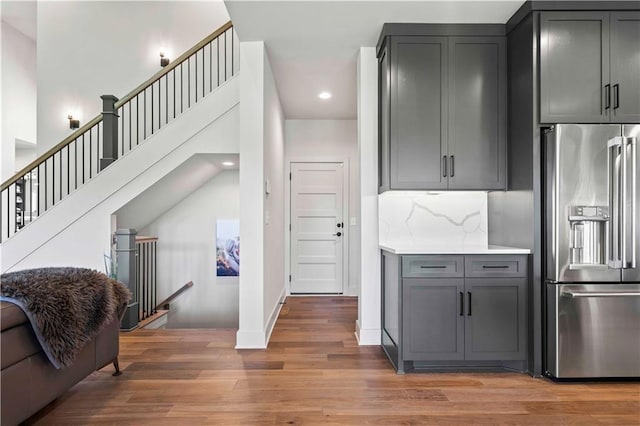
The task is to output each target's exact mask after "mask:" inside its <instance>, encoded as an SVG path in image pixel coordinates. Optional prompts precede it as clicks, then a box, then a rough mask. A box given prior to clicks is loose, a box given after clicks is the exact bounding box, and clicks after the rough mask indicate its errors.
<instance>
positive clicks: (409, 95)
mask: <svg viewBox="0 0 640 426" xmlns="http://www.w3.org/2000/svg"><path fill="white" fill-rule="evenodd" d="M446 40H447V39H446V37H392V39H391V51H390V56H391V57H390V60H391V116H390V128H391V137H390V139H391V140H390V157H391V158H390V160H391V161H390V174H391V182H390V183H391V189H445V188H446V187H447V178H446V173H444V170H443V157H444V155H445V153H444V150H443V147H444V146H445V143H446V140H447V139H446V134H445V133H446V110H447V109H446V98H447V96H446V93H444V88H445V87H446V78H447V72H446V65H447V61H446V55H447V42H446Z"/></svg>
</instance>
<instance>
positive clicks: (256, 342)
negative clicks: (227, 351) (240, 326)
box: [236, 330, 267, 349]
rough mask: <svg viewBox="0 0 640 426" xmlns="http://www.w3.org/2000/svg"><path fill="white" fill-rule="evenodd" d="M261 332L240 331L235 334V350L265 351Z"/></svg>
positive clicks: (265, 346)
mask: <svg viewBox="0 0 640 426" xmlns="http://www.w3.org/2000/svg"><path fill="white" fill-rule="evenodd" d="M264 337H265V335H264V333H263V332H262V331H242V330H238V332H237V333H236V349H266V348H267V345H266V344H265V338H264Z"/></svg>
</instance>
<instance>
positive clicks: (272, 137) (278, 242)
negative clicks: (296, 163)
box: [263, 51, 286, 343]
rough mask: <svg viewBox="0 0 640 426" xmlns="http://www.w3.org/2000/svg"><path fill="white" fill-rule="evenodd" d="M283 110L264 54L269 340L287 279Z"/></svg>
mask: <svg viewBox="0 0 640 426" xmlns="http://www.w3.org/2000/svg"><path fill="white" fill-rule="evenodd" d="M284 169H285V165H284V112H283V110H282V104H281V103H280V97H279V95H278V88H277V87H276V82H275V78H274V76H273V71H272V69H271V64H270V62H269V55H268V54H267V52H266V51H265V54H264V184H263V188H266V182H267V180H268V181H269V187H270V192H269V194H267V193H266V190H264V189H263V194H264V209H265V210H264V312H263V315H264V317H263V318H264V324H265V333H266V342H267V343H268V341H269V335H270V334H271V331H272V330H273V326H274V325H275V322H276V319H277V318H278V313H279V312H280V307H281V305H280V302H281V301H282V300H283V299H284V296H285V285H286V283H285V279H284V259H285V257H286V256H285V252H284V239H285V238H284V236H285V234H284Z"/></svg>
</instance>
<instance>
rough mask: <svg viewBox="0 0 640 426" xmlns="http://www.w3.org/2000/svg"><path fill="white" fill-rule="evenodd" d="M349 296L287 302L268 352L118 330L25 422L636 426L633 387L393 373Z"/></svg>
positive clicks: (231, 337) (637, 389)
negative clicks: (108, 357)
mask: <svg viewBox="0 0 640 426" xmlns="http://www.w3.org/2000/svg"><path fill="white" fill-rule="evenodd" d="M356 316H357V302H356V299H355V298H339V297H297V298H288V299H287V304H286V305H284V307H283V309H282V312H281V314H280V318H279V319H278V322H277V324H276V327H275V330H274V332H273V335H272V336H271V342H270V344H269V349H267V350H243V351H236V350H235V349H233V345H234V343H235V330H138V331H135V332H133V333H125V334H122V335H121V349H120V365H121V367H122V368H123V374H122V375H121V376H119V377H112V376H111V372H112V371H113V370H112V368H111V367H107V368H105V369H103V370H101V371H99V372H96V373H94V374H93V375H91V376H90V377H88V378H87V379H86V380H84V381H83V382H81V383H79V384H78V385H76V386H75V387H74V388H73V389H71V390H70V391H69V392H67V393H66V394H65V395H64V396H63V397H61V398H60V399H59V400H57V401H56V402H54V403H53V404H51V405H50V406H49V407H47V408H46V409H45V410H44V411H43V412H41V413H40V414H38V415H36V416H35V417H33V418H31V419H30V420H29V423H31V424H61V425H70V424H134V425H142V424H154V425H162V424H171V425H199V424H223V425H228V424H241V425H254V424H322V425H332V424H388V425H400V424H404V425H407V424H460V425H468V424H530V425H549V424H581V425H585V424H612V425H624V424H628V425H638V424H640V384H638V383H613V384H612V383H578V384H557V383H553V382H551V381H549V380H546V379H533V378H531V377H529V376H527V375H524V374H516V373H478V374H462V373H443V374H408V375H404V376H398V375H396V374H395V372H394V371H393V369H392V368H391V366H390V364H389V363H388V361H387V360H386V358H385V356H384V354H383V353H382V351H381V349H380V348H379V347H367V346H365V347H359V346H358V345H357V343H356V340H355V338H354V322H355V319H356Z"/></svg>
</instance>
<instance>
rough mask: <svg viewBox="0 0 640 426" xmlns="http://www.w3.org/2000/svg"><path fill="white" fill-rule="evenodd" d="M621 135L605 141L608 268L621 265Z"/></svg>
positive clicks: (615, 267) (616, 267) (617, 267)
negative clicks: (607, 201) (607, 198)
mask: <svg viewBox="0 0 640 426" xmlns="http://www.w3.org/2000/svg"><path fill="white" fill-rule="evenodd" d="M621 147H622V137H620V136H617V137H615V138H613V139H609V142H608V143H607V169H608V170H607V177H608V180H609V182H608V192H609V215H610V220H609V225H608V231H607V236H608V238H607V243H606V253H607V264H608V265H609V267H610V268H613V269H619V268H621V267H622V256H621V253H622V241H621V237H622V236H623V235H624V233H623V232H621V229H620V228H621V223H622V212H621V210H623V209H621V193H622V191H621V190H620V187H621V175H622V173H621V170H620V169H621V168H622V166H623V161H622V158H621V157H622V155H621V151H622V150H621Z"/></svg>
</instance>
